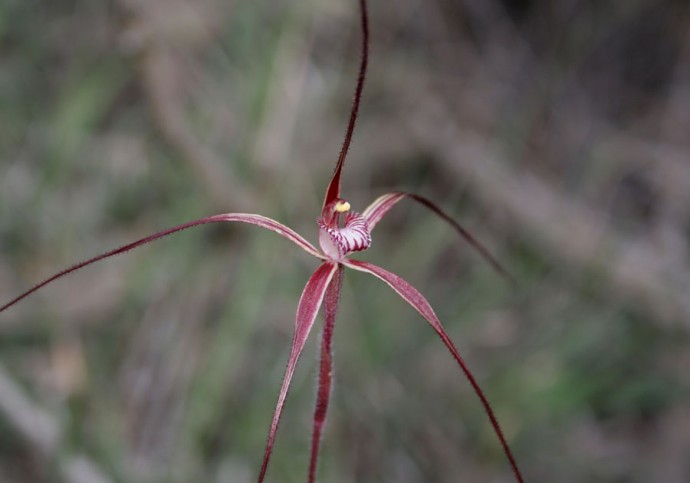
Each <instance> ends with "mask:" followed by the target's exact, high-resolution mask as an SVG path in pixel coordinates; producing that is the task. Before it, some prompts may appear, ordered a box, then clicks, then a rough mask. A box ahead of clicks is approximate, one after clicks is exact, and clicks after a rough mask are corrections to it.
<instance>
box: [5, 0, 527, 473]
mask: <svg viewBox="0 0 690 483" xmlns="http://www.w3.org/2000/svg"><path fill="white" fill-rule="evenodd" d="M359 7H360V21H361V28H362V43H361V60H360V66H359V75H358V78H357V84H356V89H355V95H354V101H353V104H352V108H351V111H350V118H349V122H348V126H347V130H346V134H345V140H344V142H343V145H342V148H341V151H340V155H339V157H338V160H337V163H336V166H335V170H334V172H333V175H332V178H331V180H330V182H329V184H328V187H327V189H326V194H325V198H324V201H323V206H322V209H321V214H320V216H319V217H318V219H317V223H318V232H319V246H320V250H319V249H318V248H316V247H315V246H314V245H313V244H312V243H310V242H309V241H307V239H305V238H304V237H302V236H301V235H300V234H298V233H297V232H295V231H294V230H292V229H291V228H289V227H287V226H285V225H283V224H282V223H280V222H278V221H276V220H273V219H271V218H267V217H264V216H261V215H257V214H248V213H224V214H219V215H214V216H208V217H204V218H200V219H197V220H193V221H189V222H187V223H183V224H180V225H177V226H174V227H171V228H168V229H165V230H162V231H159V232H156V233H153V234H152V235H149V236H146V237H144V238H141V239H139V240H137V241H134V242H132V243H129V244H127V245H124V246H121V247H118V248H115V249H113V250H110V251H108V252H106V253H103V254H101V255H98V256H96V257H93V258H90V259H88V260H85V261H82V262H80V263H77V264H76V265H73V266H71V267H69V268H67V269H64V270H62V271H60V272H58V273H56V274H54V275H52V276H51V277H49V278H47V279H45V280H43V281H42V282H40V283H38V284H37V285H35V286H34V287H32V288H31V289H29V290H27V291H25V292H24V293H22V294H20V295H19V296H17V297H16V298H14V299H13V300H10V301H9V302H7V303H6V304H5V305H3V306H1V307H0V312H2V311H5V310H7V309H8V308H10V307H12V306H13V305H15V304H17V303H18V302H19V301H21V300H23V299H24V298H26V297H28V296H29V295H31V294H33V293H34V292H36V291H37V290H39V289H41V288H42V287H44V286H46V285H48V284H50V283H51V282H53V281H55V280H57V279H59V278H62V277H64V276H66V275H69V274H71V273H73V272H75V271H77V270H79V269H81V268H83V267H85V266H87V265H91V264H93V263H95V262H98V261H100V260H104V259H106V258H109V257H112V256H115V255H118V254H121V253H125V252H128V251H130V250H132V249H134V248H137V247H140V246H142V245H145V244H147V243H150V242H152V241H155V240H158V239H160V238H163V237H167V236H168V235H171V234H173V233H176V232H179V231H182V230H185V229H187V228H192V227H195V226H199V225H205V224H210V223H223V222H242V223H248V224H252V225H256V226H259V227H261V228H265V229H268V230H271V231H273V232H275V233H278V234H279V235H281V236H283V237H284V238H287V239H288V240H290V241H291V242H293V243H294V244H295V245H297V246H298V247H300V248H301V249H303V250H304V251H306V252H307V253H309V254H311V255H313V256H314V257H316V258H317V259H320V260H321V264H320V265H319V267H318V268H317V269H316V270H315V271H314V273H313V274H312V275H311V277H310V278H309V280H308V281H307V283H306V286H305V287H304V290H303V292H302V295H301V297H300V299H299V303H298V306H297V315H296V320H295V330H294V336H293V340H292V346H291V349H290V354H289V358H288V363H287V368H286V370H285V375H284V377H283V380H282V385H281V387H280V392H279V395H278V402H277V404H276V408H275V411H274V413H273V419H272V421H271V425H270V429H269V432H268V439H267V442H266V448H265V453H264V456H263V463H262V465H261V469H260V472H259V476H258V481H259V482H262V481H264V479H265V477H266V473H267V470H268V464H269V461H270V457H271V453H272V450H273V446H274V442H275V438H276V434H277V431H278V425H279V422H280V418H281V414H282V411H283V407H284V405H285V401H286V398H287V395H288V390H289V388H290V383H291V380H292V377H293V374H294V371H295V367H296V364H297V361H298V359H299V357H300V354H301V353H302V350H303V349H304V347H305V344H306V342H307V339H308V337H309V334H310V332H311V330H312V328H313V326H314V322H315V320H316V317H317V315H318V313H319V311H320V310H321V307H322V306H323V312H324V319H325V325H324V327H323V337H322V345H321V360H320V367H319V375H318V389H317V395H316V405H315V411H314V416H313V429H312V444H311V454H310V463H309V469H308V481H309V482H314V481H315V480H316V474H317V463H318V459H319V448H320V444H321V437H322V432H323V428H324V423H325V419H326V415H327V412H328V405H329V399H330V392H331V385H332V382H333V377H332V367H333V354H332V338H333V328H334V324H335V318H336V312H337V308H338V301H339V297H340V291H341V286H342V279H343V272H344V268H350V269H353V270H357V271H359V272H364V273H368V274H370V275H373V276H374V277H376V278H378V279H380V280H382V281H383V282H385V283H386V284H387V285H388V286H390V287H391V288H392V289H393V290H394V291H395V292H396V293H397V294H398V295H399V296H400V297H402V299H403V300H405V301H406V302H407V303H408V304H410V305H411V306H412V307H413V308H414V309H415V310H416V311H417V312H419V314H420V315H421V316H422V317H423V318H424V319H425V320H426V321H427V322H428V323H429V325H431V327H432V328H433V330H434V331H435V332H436V333H437V335H438V336H439V337H440V338H441V340H442V342H443V344H445V346H446V348H447V349H448V350H449V351H450V353H451V355H452V356H453V358H454V359H455V361H456V362H457V364H458V365H459V366H460V369H461V370H462V372H463V373H464V374H465V376H466V377H467V379H468V380H469V382H470V384H471V386H472V388H473V390H474V392H475V393H476V394H477V396H478V398H479V400H480V402H481V404H482V406H483V408H484V411H485V412H486V414H487V416H488V418H489V421H490V423H491V425H492V427H493V430H494V432H495V434H496V436H497V438H498V440H499V442H500V445H501V446H502V449H503V451H504V453H505V455H506V457H507V459H508V461H509V463H510V466H511V469H512V472H513V474H514V476H515V478H516V479H517V481H520V482H521V481H523V478H522V475H521V472H520V470H519V468H518V465H517V463H516V460H515V458H514V456H513V454H512V452H511V450H510V447H509V446H508V443H507V441H506V439H505V437H504V435H503V431H502V430H501V426H500V425H499V423H498V420H497V418H496V416H495V414H494V412H493V410H492V408H491V406H490V404H489V401H488V399H487V398H486V396H485V395H484V392H483V391H482V389H481V388H480V386H479V384H478V382H477V380H476V379H475V378H474V376H473V375H472V373H471V372H470V370H469V368H468V366H467V365H466V363H465V361H464V360H463V358H462V357H461V356H460V353H459V351H458V350H457V348H456V347H455V344H454V343H453V342H452V340H451V339H450V337H449V336H448V334H447V332H446V331H445V329H444V328H443V326H442V325H441V322H440V320H439V319H438V317H437V316H436V314H435V313H434V310H433V309H432V307H431V305H430V304H429V302H428V301H427V299H426V298H425V297H424V296H423V295H422V294H421V293H420V292H419V291H418V290H417V289H416V288H415V287H413V286H412V285H411V284H410V283H409V282H407V281H406V280H404V279H403V278H401V277H400V276H398V275H396V274H394V273H392V272H389V271H388V270H385V269H383V268H381V267H379V266H377V265H374V264H371V263H368V262H365V261H361V260H357V259H354V258H351V255H352V254H353V253H355V252H359V251H363V250H366V249H367V248H369V246H370V245H371V243H372V236H371V235H372V231H373V230H374V228H375V227H376V225H377V224H378V223H379V222H380V221H381V219H382V218H383V217H384V216H385V215H386V214H387V213H388V211H389V210H390V209H391V208H393V207H394V206H395V205H397V204H398V202H400V201H402V200H404V199H409V200H412V201H415V202H417V203H419V204H421V205H422V206H424V207H426V208H427V209H429V210H430V211H432V212H433V213H434V214H436V215H437V216H439V217H440V218H441V219H443V220H444V221H446V222H447V223H448V224H450V226H451V227H452V228H453V229H454V230H455V231H456V232H458V234H459V235H460V236H461V237H462V238H464V239H465V240H466V241H467V242H468V243H469V244H470V245H471V246H472V247H473V248H475V249H476V250H477V251H478V252H479V254H480V255H481V256H482V257H483V258H484V259H485V260H486V261H487V262H488V263H490V264H491V265H492V267H493V268H494V269H495V270H496V271H497V272H499V273H500V274H501V275H502V276H504V277H505V278H506V279H508V280H509V281H512V278H511V276H510V275H509V274H508V273H507V271H505V270H504V269H503V267H502V266H501V265H500V264H499V263H498V262H497V261H496V259H495V258H494V257H493V256H492V255H491V254H490V253H489V252H488V251H487V250H486V249H485V248H484V246H483V245H481V244H480V243H479V242H478V241H477V240H476V239H475V238H474V237H473V236H472V235H471V234H470V233H469V232H468V231H467V230H465V229H464V228H463V227H462V226H461V225H460V224H458V223H457V222H456V221H454V220H453V219H452V218H451V217H450V216H448V215H447V214H446V213H445V212H444V211H442V210H441V209H440V208H439V207H438V206H437V205H436V204H434V203H433V202H431V201H430V200H428V199H427V198H424V197H422V196H419V195H416V194H411V193H404V192H393V193H388V194H384V195H382V196H380V197H379V198H377V199H376V200H374V202H373V203H371V204H370V205H369V206H368V207H366V208H365V209H364V210H363V211H362V212H361V213H358V212H355V211H353V210H352V209H351V206H350V203H349V202H348V201H346V200H345V199H343V198H341V196H340V184H341V183H340V181H341V174H342V170H343V166H344V162H345V158H346V155H347V152H348V149H349V146H350V143H351V140H352V135H353V132H354V128H355V122H356V120H357V115H358V111H359V106H360V101H361V97H362V90H363V88H364V81H365V78H366V72H367V64H368V45H369V26H368V14H367V5H366V0H359Z"/></svg>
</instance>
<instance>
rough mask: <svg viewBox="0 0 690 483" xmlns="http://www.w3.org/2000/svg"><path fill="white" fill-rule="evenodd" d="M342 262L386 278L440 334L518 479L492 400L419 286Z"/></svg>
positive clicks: (377, 269) (362, 264)
mask: <svg viewBox="0 0 690 483" xmlns="http://www.w3.org/2000/svg"><path fill="white" fill-rule="evenodd" d="M343 264H344V265H345V266H347V267H350V268H353V269H355V270H359V271H360V272H365V273H369V274H371V275H374V276H375V277H377V278H379V279H381V280H383V281H384V282H386V283H387V284H388V286H390V287H391V288H392V289H393V290H395V291H396V292H397V293H398V295H400V296H401V297H402V298H403V299H404V300H405V301H406V302H407V303H408V304H410V305H411V306H412V307H413V308H414V309H415V310H416V311H417V312H419V313H420V314H421V316H422V317H424V318H425V319H426V321H427V322H429V325H431V327H433V329H434V330H435V331H436V333H437V334H438V336H439V337H440V338H441V340H442V341H443V343H444V344H445V346H446V347H447V348H448V350H449V351H450V353H451V354H452V356H453V358H454V359H455V361H456V362H457V363H458V365H459V366H460V369H462V372H463V373H464V374H465V377H467V379H468V380H469V382H470V384H471V385H472V388H473V389H474V392H475V394H476V395H477V396H478V397H479V400H480V401H481V403H482V406H483V407H484V412H485V413H486V415H487V416H488V417H489V420H490V421H491V425H492V426H493V429H494V433H496V436H497V437H498V440H499V441H500V443H501V446H502V447H503V452H504V453H505V455H506V457H507V458H508V461H509V462H510V466H511V468H512V470H513V473H514V475H515V478H516V479H517V481H519V482H522V481H523V479H522V474H521V473H520V470H519V468H518V466H517V462H516V461H515V458H514V457H513V453H512V451H511V450H510V447H509V446H508V442H507V441H506V439H505V437H504V436H503V431H502V430H501V426H500V425H499V424H498V419H497V418H496V416H495V414H494V411H493V409H492V408H491V404H489V400H488V399H487V398H486V396H485V395H484V391H482V389H481V387H479V383H478V382H477V380H476V379H475V378H474V376H473V375H472V373H471V372H470V369H469V367H467V364H466V363H465V361H464V359H463V358H462V357H460V353H459V352H458V350H457V349H456V347H455V344H453V341H452V340H451V339H450V337H449V336H448V333H447V332H446V330H445V329H444V328H443V326H442V325H441V321H440V320H439V319H438V317H437V316H436V314H435V313H434V309H433V308H431V305H430V304H429V302H428V301H427V299H426V298H425V297H424V296H423V295H422V294H421V293H420V292H419V290H417V289H416V288H414V287H413V286H412V285H411V284H410V283H409V282H407V281H406V280H404V279H403V278H402V277H399V276H398V275H396V274H394V273H392V272H389V271H387V270H384V269H383V268H381V267H379V266H376V265H373V264H371V263H367V262H362V261H359V260H346V261H344V262H343Z"/></svg>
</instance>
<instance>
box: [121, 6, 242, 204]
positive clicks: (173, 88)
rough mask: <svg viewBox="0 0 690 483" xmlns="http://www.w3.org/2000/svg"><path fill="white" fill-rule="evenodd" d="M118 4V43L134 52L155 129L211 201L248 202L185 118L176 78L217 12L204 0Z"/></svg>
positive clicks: (209, 34) (179, 80) (211, 28)
mask: <svg viewBox="0 0 690 483" xmlns="http://www.w3.org/2000/svg"><path fill="white" fill-rule="evenodd" d="M120 4H121V5H122V7H123V8H124V9H125V11H126V12H128V13H129V15H130V16H131V18H132V20H131V23H130V27H129V29H128V30H126V31H125V32H124V34H123V43H124V45H125V47H126V48H127V49H129V50H135V51H136V52H137V53H139V54H140V65H141V72H142V74H141V83H142V86H143V88H144V91H145V93H146V95H147V97H148V99H149V102H150V106H151V112H152V114H153V117H154V119H155V121H156V123H157V124H158V126H159V128H160V131H161V133H162V134H163V135H164V136H165V138H166V139H167V141H168V142H169V143H170V144H171V145H172V146H173V147H174V148H175V149H177V150H178V151H179V153H180V154H181V156H182V157H183V158H184V159H185V160H187V161H188V162H189V164H190V167H191V168H192V170H193V171H194V172H195V174H196V176H197V177H198V178H199V180H200V181H201V182H202V183H203V184H204V185H205V186H206V188H207V190H208V196H209V198H210V199H211V200H212V202H213V203H214V204H215V205H217V206H218V207H219V208H220V209H222V210H229V209H231V210H232V211H242V210H244V209H246V208H247V207H249V206H251V205H252V202H251V199H250V193H249V191H248V190H246V189H245V188H244V187H243V186H241V185H240V184H239V183H238V182H237V181H236V180H235V179H233V177H232V176H231V174H230V173H229V172H228V170H226V169H223V166H224V164H225V163H224V162H223V161H222V160H221V159H220V158H219V157H218V156H217V155H216V154H215V153H214V152H213V150H211V149H209V148H208V147H207V146H206V145H204V144H203V142H202V141H201V140H200V139H199V138H198V137H197V136H196V135H195V134H194V132H193V130H192V128H191V126H190V125H189V123H188V122H187V120H186V118H187V113H186V110H185V99H186V97H187V96H186V95H185V90H184V89H182V88H181V87H182V86H181V84H182V81H183V79H185V77H188V76H189V72H188V71H189V69H188V68H186V69H185V67H184V65H183V64H184V62H182V60H183V59H184V56H185V55H189V53H190V52H192V51H193V50H194V49H195V48H196V49H198V48H199V47H200V46H203V45H205V44H206V43H207V42H208V41H210V40H212V38H213V35H212V33H213V31H214V30H215V28H214V25H215V22H217V20H218V16H217V12H215V11H214V9H213V8H212V6H211V4H210V2H184V1H179V0H176V1H172V2H171V1H161V0H148V1H143V2H137V1H132V0H120Z"/></svg>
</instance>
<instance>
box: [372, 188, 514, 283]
mask: <svg viewBox="0 0 690 483" xmlns="http://www.w3.org/2000/svg"><path fill="white" fill-rule="evenodd" d="M404 198H410V199H411V200H413V201H416V202H417V203H419V204H421V205H422V206H424V207H426V208H427V209H429V210H431V211H432V212H434V213H435V214H436V215H437V216H439V217H440V218H441V219H442V220H443V221H445V222H446V223H448V224H449V225H450V226H451V227H453V229H454V230H455V231H456V232H457V233H458V234H459V235H460V236H461V237H462V238H463V239H464V240H465V241H466V242H467V243H469V244H470V246H471V247H472V248H474V249H475V250H476V251H477V252H478V253H479V255H481V256H482V258H484V260H485V261H486V262H487V263H488V264H489V265H491V267H492V268H493V269H494V270H495V271H496V272H497V273H498V274H499V275H501V276H502V277H503V278H505V279H506V280H508V281H509V282H510V283H511V284H513V285H517V282H516V281H515V278H514V277H513V276H512V275H511V274H510V272H508V270H506V269H505V268H504V267H503V265H501V263H500V262H499V261H498V260H497V259H496V257H494V256H493V255H492V254H491V252H490V251H489V250H488V249H487V248H486V247H485V246H484V245H483V244H482V243H481V242H480V241H479V240H477V239H476V238H475V237H474V235H472V233H470V232H469V231H468V230H467V229H466V228H464V227H463V226H462V225H461V224H460V223H458V222H457V221H455V220H454V219H453V218H451V217H450V215H448V214H446V213H445V212H444V211H443V210H442V209H441V208H440V207H439V206H438V205H437V204H436V203H434V202H433V201H431V200H429V199H427V198H425V197H423V196H420V195H416V194H414V193H404V192H402V191H399V192H394V193H388V194H385V195H381V196H379V197H378V198H376V199H375V200H374V201H373V203H371V204H370V205H369V206H367V208H366V209H365V210H364V212H363V213H362V216H364V218H366V220H367V222H368V223H369V230H370V231H373V230H374V227H375V226H376V225H377V224H378V222H379V221H381V218H383V216H384V215H385V214H386V213H388V210H390V209H391V208H393V207H394V206H395V205H396V204H397V203H398V202H399V201H401V200H402V199H404Z"/></svg>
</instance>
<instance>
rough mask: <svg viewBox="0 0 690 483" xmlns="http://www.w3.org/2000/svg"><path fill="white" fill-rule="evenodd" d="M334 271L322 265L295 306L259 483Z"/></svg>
mask: <svg viewBox="0 0 690 483" xmlns="http://www.w3.org/2000/svg"><path fill="white" fill-rule="evenodd" d="M337 270H338V264H336V263H332V262H324V263H323V264H321V266H320V267H319V268H317V269H316V271H315V272H314V273H313V274H312V276H311V277H310V278H309V281H307V285H306V286H305V287H304V290H303V291H302V296H301V297H300V299H299V305H298V306H297V317H296V319H295V335H294V338H293V340H292V349H291V350H290V357H289V358H288V364H287V368H286V369H285V376H283V384H282V385H281V387H280V393H279V395H278V403H277V404H276V409H275V411H274V413H273V421H272V422H271V429H270V430H269V432H268V440H267V441H266V451H265V453H264V460H263V463H262V465H261V472H260V473H259V483H261V482H262V481H264V478H265V476H266V470H267V469H268V461H269V459H270V458H271V451H273V443H274V442H275V438H276V431H277V430H278V423H279V422H280V415H281V414H282V412H283V405H284V404H285V398H286V397H287V393H288V389H289V388H290V381H292V375H293V374H294V373H295V366H296V365H297V359H298V358H299V356H300V354H301V353H302V349H304V344H305V343H306V341H307V337H308V336H309V332H310V331H311V328H312V326H313V325H314V320H315V319H316V314H318V312H319V308H320V307H321V302H323V298H324V296H325V295H326V288H327V287H328V285H329V283H330V282H331V279H332V278H333V274H335V272H336V271H337Z"/></svg>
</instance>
